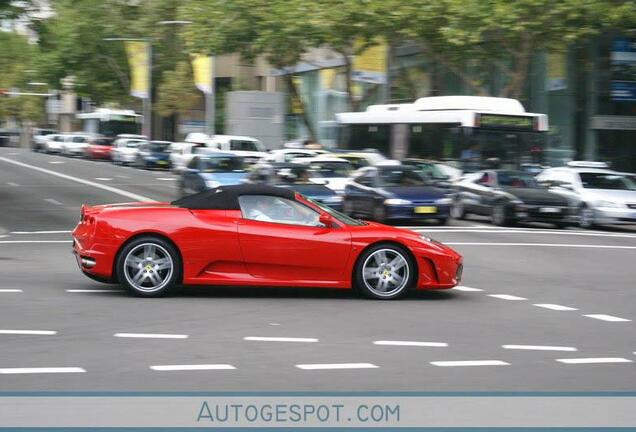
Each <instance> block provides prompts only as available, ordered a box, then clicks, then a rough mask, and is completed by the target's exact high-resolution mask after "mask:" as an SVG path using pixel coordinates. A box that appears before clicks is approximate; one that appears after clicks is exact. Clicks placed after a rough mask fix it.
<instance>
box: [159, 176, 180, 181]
mask: <svg viewBox="0 0 636 432" xmlns="http://www.w3.org/2000/svg"><path fill="white" fill-rule="evenodd" d="M156 179H157V180H164V181H175V180H177V179H176V178H175V177H156Z"/></svg>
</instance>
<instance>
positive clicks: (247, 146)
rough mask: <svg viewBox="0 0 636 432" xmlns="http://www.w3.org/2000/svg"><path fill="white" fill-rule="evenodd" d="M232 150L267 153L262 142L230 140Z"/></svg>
mask: <svg viewBox="0 0 636 432" xmlns="http://www.w3.org/2000/svg"><path fill="white" fill-rule="evenodd" d="M230 149H231V150H239V151H255V152H262V151H265V150H264V148H263V144H261V143H260V142H258V141H248V140H230Z"/></svg>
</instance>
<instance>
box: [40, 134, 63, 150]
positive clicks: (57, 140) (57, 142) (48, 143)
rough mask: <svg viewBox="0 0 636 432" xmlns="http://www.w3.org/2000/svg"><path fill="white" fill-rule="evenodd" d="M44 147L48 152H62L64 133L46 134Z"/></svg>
mask: <svg viewBox="0 0 636 432" xmlns="http://www.w3.org/2000/svg"><path fill="white" fill-rule="evenodd" d="M42 148H43V149H44V152H46V153H57V154H60V153H62V150H64V135H62V134H51V135H46V137H45V140H44V142H43V146H42Z"/></svg>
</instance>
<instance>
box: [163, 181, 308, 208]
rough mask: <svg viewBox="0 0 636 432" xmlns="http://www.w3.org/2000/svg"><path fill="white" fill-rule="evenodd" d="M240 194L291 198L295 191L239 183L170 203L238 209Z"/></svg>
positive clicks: (186, 206) (193, 206)
mask: <svg viewBox="0 0 636 432" xmlns="http://www.w3.org/2000/svg"><path fill="white" fill-rule="evenodd" d="M241 195H270V196H277V197H281V198H287V199H291V200H293V199H294V197H295V195H296V193H295V192H294V191H293V190H291V189H286V188H280V187H274V186H267V185H262V184H241V185H232V186H219V187H217V188H214V189H209V190H206V191H203V192H199V193H196V194H194V195H188V196H185V197H183V198H181V199H178V200H176V201H172V202H171V204H172V205H175V206H179V207H183V208H188V209H199V210H240V209H241V208H240V206H239V202H238V199H239V197H240V196H241Z"/></svg>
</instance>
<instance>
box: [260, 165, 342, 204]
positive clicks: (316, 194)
mask: <svg viewBox="0 0 636 432" xmlns="http://www.w3.org/2000/svg"><path fill="white" fill-rule="evenodd" d="M248 180H249V182H251V183H263V184H267V185H270V186H279V187H284V188H288V189H292V190H294V191H296V192H298V193H301V194H303V195H305V196H307V197H309V198H311V199H313V200H315V201H317V202H319V203H321V204H324V205H327V206H329V207H331V208H333V209H335V210H341V209H342V196H340V195H338V194H337V193H336V192H335V191H334V190H332V189H329V188H328V187H327V186H325V183H326V182H325V180H324V179H322V178H321V177H319V176H317V175H316V173H315V172H313V171H312V170H311V169H310V168H309V167H308V166H307V165H304V164H295V163H286V164H262V163H261V164H259V165H257V166H255V167H254V169H253V170H252V172H251V173H250V175H249V177H248Z"/></svg>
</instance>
